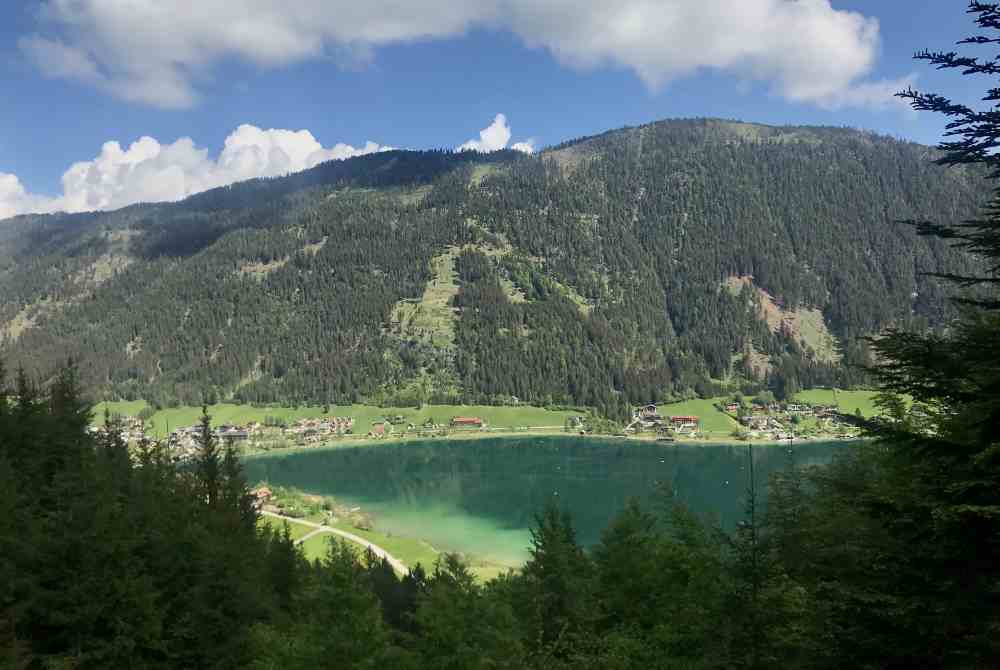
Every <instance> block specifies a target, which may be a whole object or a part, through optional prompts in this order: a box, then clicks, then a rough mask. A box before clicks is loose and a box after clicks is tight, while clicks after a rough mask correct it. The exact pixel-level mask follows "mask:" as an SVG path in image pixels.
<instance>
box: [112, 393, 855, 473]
mask: <svg viewBox="0 0 1000 670" xmlns="http://www.w3.org/2000/svg"><path fill="white" fill-rule="evenodd" d="M685 410H686V411H685ZM692 410H693V411H692ZM407 414H408V413H406V412H405V410H395V411H393V412H388V413H386V414H384V415H382V416H378V415H376V416H375V417H372V416H371V414H369V415H368V417H369V418H368V419H366V420H365V421H363V422H358V421H357V420H356V419H355V418H354V417H353V416H319V417H311V418H300V419H298V420H296V421H287V420H285V419H282V418H280V417H277V416H266V415H265V416H258V417H257V419H259V420H256V421H250V422H247V423H245V424H236V423H226V424H222V425H217V426H215V427H213V429H212V433H213V436H214V437H215V439H216V440H217V441H218V442H219V443H220V444H223V445H225V444H231V445H234V446H237V447H238V448H239V450H240V451H241V452H243V453H250V452H259V451H270V450H280V449H286V448H302V447H320V446H331V445H334V444H338V443H340V444H346V443H359V442H361V441H381V440H388V439H392V440H396V439H400V438H440V437H448V436H456V437H457V436H461V435H471V434H490V435H499V434H503V433H506V432H517V433H521V434H523V433H525V432H531V431H535V432H538V431H541V432H546V431H549V432H551V431H555V430H562V431H564V432H571V433H575V434H578V435H585V436H590V435H592V436H600V435H604V436H612V435H617V436H619V437H622V438H634V439H636V440H655V441H661V442H675V441H705V440H716V441H719V440H732V439H737V440H740V441H772V442H773V441H786V440H793V439H830V438H849V437H856V436H857V435H858V433H859V431H858V418H857V417H856V416H854V415H849V414H845V413H843V412H842V411H841V410H840V409H839V408H838V407H837V406H836V405H830V404H820V403H806V402H784V403H782V402H776V401H773V399H768V401H766V402H765V401H762V400H760V399H753V400H747V399H744V398H742V397H738V396H737V397H730V398H716V399H714V400H711V401H709V400H705V401H696V403H695V404H690V403H689V404H684V403H680V404H678V403H671V404H657V403H650V404H647V405H643V406H640V407H635V408H634V409H633V410H632V412H631V416H630V418H629V419H628V420H627V421H626V422H624V424H623V423H617V424H616V423H614V422H611V421H597V420H595V419H594V418H593V417H591V416H585V415H574V416H570V417H568V418H567V419H566V420H565V423H564V425H563V426H562V427H559V426H540V427H536V428H528V427H516V426H510V425H507V426H504V425H500V426H496V427H493V426H490V425H489V424H488V423H487V421H486V420H485V419H483V418H482V417H481V416H475V415H460V414H456V415H453V416H451V417H450V418H444V417H440V418H436V419H432V418H424V417H426V415H424V417H421V418H422V419H423V420H422V421H421V420H418V419H417V418H416V417H413V416H412V415H410V416H407ZM116 419H118V421H119V424H118V425H119V426H120V430H121V433H122V437H123V439H124V440H125V441H126V442H129V443H133V444H135V443H138V442H139V441H141V440H143V439H146V440H148V441H150V442H159V443H160V444H162V445H163V446H165V447H167V448H168V450H169V453H170V454H171V455H172V456H173V457H174V458H176V459H178V460H181V461H183V460H187V459H190V458H191V457H193V456H194V455H195V454H196V453H197V450H198V448H199V439H200V436H201V426H200V425H198V424H194V425H188V426H182V427H178V428H174V429H172V430H169V426H167V427H166V428H167V432H160V433H159V434H158V435H154V434H153V431H152V427H151V425H149V424H147V423H146V422H144V421H143V420H142V419H140V418H138V417H130V416H116ZM543 429H544V430H543ZM95 430H96V429H95Z"/></svg>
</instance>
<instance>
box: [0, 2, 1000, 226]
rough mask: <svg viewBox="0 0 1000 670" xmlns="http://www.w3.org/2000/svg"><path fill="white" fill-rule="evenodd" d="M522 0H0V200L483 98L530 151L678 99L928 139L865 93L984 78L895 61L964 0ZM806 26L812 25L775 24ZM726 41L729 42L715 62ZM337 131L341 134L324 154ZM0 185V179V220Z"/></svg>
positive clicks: (170, 184) (43, 200) (668, 113)
mask: <svg viewBox="0 0 1000 670" xmlns="http://www.w3.org/2000/svg"><path fill="white" fill-rule="evenodd" d="M525 1H526V0H484V2H483V4H482V6H479V5H477V3H476V2H465V3H460V2H452V0H428V2H426V3H420V2H414V3H410V4H412V5H422V4H423V5H424V7H423V8H422V9H423V11H421V12H413V11H410V12H409V14H410V15H408V16H398V17H397V16H395V15H393V11H394V8H398V6H399V4H400V3H393V2H391V0H386V1H385V2H382V1H381V0H368V1H367V2H366V3H365V5H364V7H367V8H368V9H364V8H361V7H362V6H361V5H360V4H358V5H354V4H352V3H346V2H343V1H341V0H331V1H330V2H326V3H313V2H304V3H303V4H304V5H310V6H312V7H313V8H312V9H309V10H303V11H304V12H306V13H308V12H309V11H312V12H317V14H315V15H308V14H306V15H304V16H298V17H292V18H287V17H286V16H285V15H284V12H285V10H283V9H282V8H283V7H284V6H285V5H292V4H295V3H287V2H280V3H279V2H276V3H274V6H275V9H274V12H275V13H274V14H271V15H268V16H261V17H252V16H251V17H247V16H245V15H242V14H241V10H240V9H239V6H242V5H246V6H247V7H250V6H251V5H253V6H254V7H259V6H260V5H267V4H269V3H268V2H257V3H249V2H243V1H242V0H230V2H227V3H218V7H219V9H218V11H219V12H227V11H229V12H232V14H231V15H227V14H212V11H213V10H210V9H206V10H205V11H204V12H203V13H204V16H200V17H197V16H196V17H187V18H183V19H176V20H175V17H176V16H178V15H179V12H169V11H168V12H167V13H166V14H165V15H163V16H136V15H135V14H136V13H135V12H132V11H129V10H126V9H119V10H114V11H109V10H107V9H106V6H107V5H109V4H110V5H114V4H115V3H108V2H104V3H101V2H98V1H97V0H48V1H47V2H41V3H39V2H24V3H20V2H10V0H7V2H6V4H5V5H4V20H3V21H0V45H3V46H0V88H2V90H3V91H5V93H6V94H5V95H4V101H3V103H2V104H0V179H2V178H3V176H2V175H6V179H7V182H6V183H7V186H8V191H10V188H11V184H14V183H15V180H16V187H14V188H15V190H16V193H15V195H14V196H10V195H9V193H8V196H9V197H8V201H9V202H8V206H7V209H6V214H12V213H17V212H18V211H31V210H32V209H34V210H38V211H45V210H46V209H54V208H67V209H92V208H103V207H111V206H118V205H121V204H126V203H127V202H129V201H134V200H136V199H175V198H176V197H179V196H181V195H184V194H186V193H188V192H193V191H196V190H199V189H200V188H204V187H209V186H211V185H215V184H217V183H220V181H226V180H232V179H234V178H237V177H246V176H253V174H256V173H261V174H269V173H274V172H275V171H276V170H280V169H282V166H284V167H285V168H287V169H298V168H301V167H303V166H307V165H308V164H310V163H311V162H314V161H315V160H318V158H317V157H325V158H328V157H339V156H341V155H348V154H345V153H344V152H345V151H349V150H354V151H356V150H359V149H360V148H361V147H363V146H364V145H365V143H366V142H369V141H371V142H375V143H378V144H379V145H389V146H394V147H406V148H429V147H449V148H453V147H456V146H458V145H460V144H462V143H463V142H466V141H467V140H470V139H475V138H477V137H478V136H479V131H480V130H483V129H484V128H486V127H487V126H489V125H490V124H491V123H492V122H493V121H494V119H495V116H496V115H497V114H498V113H502V114H504V115H505V116H506V123H507V124H509V128H510V131H511V133H512V135H511V137H510V141H511V142H514V141H518V140H529V139H530V140H532V141H533V143H534V146H535V147H544V146H546V145H551V144H555V143H558V142H561V141H563V140H566V139H570V138H573V137H578V136H582V135H589V134H594V133H598V132H602V131H604V130H607V129H610V128H616V127H620V126H623V125H635V124H639V123H644V122H647V121H651V120H656V119H662V118H674V117H692V116H715V117H726V118H736V119H742V120H747V121H758V122H764V123H772V124H823V125H837V126H855V127H861V128H867V129H872V130H876V131H879V132H882V133H886V134H890V135H893V136H898V137H905V138H910V139H914V140H916V141H920V142H925V143H933V142H935V141H937V139H939V137H940V134H941V129H942V125H943V123H942V119H941V118H939V117H935V116H933V115H927V114H920V115H917V114H913V113H911V112H909V111H908V110H906V109H905V108H904V107H902V106H900V105H897V104H893V103H889V104H884V101H881V99H880V97H879V95H878V94H877V93H878V92H879V91H880V90H882V89H884V88H885V86H886V85H891V84H893V83H899V82H908V81H915V83H916V85H917V86H918V87H919V88H922V89H928V90H935V91H939V92H942V93H946V94H950V95H953V96H955V97H957V98H959V99H961V100H965V101H971V100H973V99H975V97H976V96H978V95H980V94H981V92H982V91H983V90H985V88H986V87H987V84H988V83H989V82H985V81H982V80H980V81H975V80H970V79H968V78H963V77H960V76H958V75H957V73H938V72H935V71H933V70H932V69H930V68H929V67H927V66H926V65H925V64H923V63H919V62H916V61H913V60H912V59H911V56H912V54H913V52H914V51H916V50H918V49H921V48H924V47H927V48H932V49H949V48H951V46H952V45H953V43H954V42H955V41H956V40H957V39H959V38H961V37H963V36H964V35H966V34H967V33H970V32H972V29H973V25H972V23H971V21H970V19H969V17H968V16H966V14H965V13H964V9H965V6H966V3H965V2H963V1H962V0H945V1H934V2H930V1H928V2H916V3H913V2H904V1H903V0H872V1H868V2H859V1H852V2H847V1H840V0H832V2H831V1H830V0H800V2H802V3H804V4H806V5H809V6H810V7H812V9H813V10H814V11H813V12H812V14H810V15H809V16H799V15H782V14H781V12H784V11H785V8H783V7H782V4H783V3H785V2H786V0H745V2H746V3H747V5H748V6H749V5H759V6H760V7H759V8H760V10H761V12H764V13H768V12H770V13H769V14H768V15H769V16H772V15H773V16H778V18H777V19H776V21H777V23H776V25H774V26H763V27H758V26H757V25H756V23H755V22H754V21H752V20H747V19H746V17H743V19H735V20H733V19H731V17H729V18H723V19H719V18H718V16H716V15H714V14H713V12H720V11H723V10H724V9H725V8H726V5H727V2H728V0H697V1H689V0H655V1H654V2H651V1H650V0H619V2H618V3H617V5H621V6H623V7H625V9H626V10H628V9H630V8H631V10H632V13H631V14H615V13H614V11H617V10H610V9H608V5H607V4H606V3H605V4H604V5H602V3H600V2H589V0H579V1H578V2H568V1H567V0H535V3H534V4H533V5H530V6H529V5H525V4H524V2H525ZM741 1H742V0H741ZM204 3H205V4H206V5H213V4H214V3H213V2H209V0H204ZM630 3H631V5H630ZM118 4H120V5H122V6H123V7H124V6H125V5H127V4H128V3H118ZM133 4H136V3H133ZM137 4H142V3H137ZM159 4H160V5H161V6H166V5H170V4H171V3H169V2H166V1H164V2H161V3H159ZM372 5H384V6H383V7H381V8H379V7H375V8H374V9H372V8H371V6H372ZM102 6H103V8H102ZM730 6H731V5H730ZM227 8H228V9H227ZM331 8H332V9H331ZM569 8H573V9H572V11H570V10H569ZM702 8H704V12H705V13H706V14H707V16H704V17H703V16H701V15H700V14H699V12H702V11H703V10H702ZM720 8H721V9H720ZM675 10H676V11H675ZM245 11H247V12H249V11H251V10H250V9H246V10H245ZM623 11H624V10H623ZM116 12H117V13H116ZM366 12H376V13H375V14H371V13H367V14H366ZM587 12H590V13H591V14H590V15H587V16H584V14H586V13H587ZM664 12H667V13H670V12H672V13H671V14H670V16H661V14H662V13H664ZM785 13H786V14H787V12H785ZM852 13H853V14H852ZM577 14H579V15H580V16H579V17H578V16H577ZM761 15H763V14H761ZM386 17H390V19H391V20H389V19H387V18H386ZM671 17H673V18H671ZM677 17H680V19H679V20H680V23H678V20H677ZM255 18H259V21H256V22H255ZM660 20H662V21H664V23H659V21H660ZM741 20H743V21H745V23H741ZM873 20H877V26H876V24H875V23H874V21H873ZM605 24H608V25H611V26H613V27H612V28H608V27H607V26H606V25H605ZM232 25H237V28H232V29H230V28H229V26H232ZM811 30H815V31H818V32H816V33H815V35H814V36H812V37H808V38H803V39H802V40H796V39H791V38H789V33H790V32H791V33H796V32H799V31H801V32H803V33H805V32H808V31H811ZM825 31H828V32H825ZM838 31H839V32H838ZM873 31H874V32H873ZM828 33H829V40H828V41H829V44H826V45H825V44H824V43H823V41H824V39H826V38H827V34H828ZM741 41H742V42H741ZM123 44H124V45H125V46H122V45H123ZM728 44H741V45H742V46H741V48H742V49H743V51H740V54H739V55H738V56H737V57H735V58H734V57H733V56H732V54H729V53H728V49H729V47H727V46H726V45H728ZM275 45H277V46H275ZM702 45H706V46H705V48H704V50H702ZM702 51H704V53H702ZM131 63H136V65H135V66H132V65H130V64H131ZM802 63H806V64H807V65H802ZM913 77H916V78H915V79H913ZM827 81H829V82H832V83H830V84H829V85H826V84H824V83H823V82H827ZM817 82H819V83H820V85H818V86H813V84H815V83H817ZM880 86H881V87H882V89H879V87H880ZM882 97H883V98H884V95H882ZM241 124H251V125H252V126H255V127H256V128H259V129H264V130H267V129H272V128H274V129H290V130H295V131H298V130H302V129H306V130H308V131H309V133H311V136H312V137H313V138H314V139H315V140H316V141H317V142H318V144H320V145H322V150H323V152H326V153H323V152H319V153H317V152H315V151H311V149H309V148H308V147H312V145H311V144H308V143H307V144H305V145H303V144H302V142H304V140H302V138H301V137H298V136H296V137H294V138H291V139H289V138H288V137H284V136H282V137H281V138H278V137H277V136H273V137H272V136H264V135H260V134H254V135H253V136H252V138H251V139H248V140H246V142H248V143H249V144H246V146H251V145H252V146H251V148H253V147H259V146H264V145H266V147H265V148H268V147H269V149H266V150H268V151H270V150H273V149H274V148H275V147H277V148H279V149H282V150H284V151H285V152H286V153H287V154H288V156H287V158H288V160H287V161H285V162H281V161H279V162H278V163H268V162H267V160H266V159H259V156H258V160H257V162H256V163H254V164H253V165H251V164H250V163H247V162H246V161H247V160H248V159H247V156H248V154H245V153H244V154H236V153H231V154H230V155H229V156H228V158H227V160H228V159H230V158H231V159H232V162H233V163H234V164H235V162H236V161H239V162H240V164H241V165H242V166H243V167H241V168H240V169H239V170H236V169H235V168H232V166H229V167H227V168H226V170H223V169H222V168H221V167H220V166H219V165H218V164H216V163H213V161H216V159H218V157H219V154H220V152H221V151H222V150H223V143H224V141H225V140H226V138H227V137H229V136H231V135H232V134H233V133H234V131H235V130H236V129H237V128H238V127H239V126H241ZM501 125H502V124H501ZM497 129H499V130H503V128H500V127H499V126H497V127H495V128H494V130H497ZM143 136H149V137H151V138H155V140H156V141H157V143H153V144H150V145H149V146H147V147H145V148H144V149H143V152H144V153H143V154H142V156H143V157H148V156H155V157H156V162H155V164H154V162H152V161H151V162H149V163H148V165H147V167H149V170H147V171H146V176H145V177H143V176H142V174H140V172H141V171H139V170H136V169H134V167H135V165H137V164H138V161H139V159H138V158H136V159H134V160H133V159H131V158H129V159H127V161H126V162H127V163H128V165H127V166H126V167H127V170H126V168H125V167H122V166H121V165H118V164H116V167H115V168H114V170H113V171H112V172H100V171H99V170H98V168H97V167H95V165H94V164H93V163H94V162H95V158H96V157H98V155H99V154H101V155H104V154H102V145H103V144H104V143H105V142H108V141H112V140H114V141H118V142H119V143H120V145H121V149H122V150H123V151H127V150H128V147H129V145H130V144H131V143H132V142H134V141H136V140H138V139H139V138H140V137H143ZM182 137H188V138H190V139H191V140H192V144H191V145H190V146H187V145H185V147H176V148H175V151H174V153H175V154H176V157H175V158H173V159H170V158H168V157H165V155H164V152H163V147H166V146H168V145H171V144H172V143H174V142H175V141H176V140H178V138H182ZM247 137H250V135H247ZM505 137H506V135H505V134H504V133H501V137H500V140H499V141H502V142H505V141H506V140H505V139H504V138H505ZM258 140H259V142H258ZM286 140H287V142H293V141H294V142H295V143H297V144H295V145H294V146H292V145H289V144H286V143H285V142H286ZM240 142H244V140H243V139H241V140H240ZM260 142H263V143H264V144H263V145H261V144H260ZM339 142H343V143H346V144H348V145H351V146H350V147H348V148H345V149H344V150H343V151H341V152H340V153H336V152H335V151H334V149H333V147H334V145H335V144H336V143H339ZM254 143H257V144H254ZM300 145H301V146H306V147H307V148H301V147H300ZM241 146H243V145H242V144H241ZM289 146H292V148H291V149H289ZM490 146H491V145H489V142H487V146H486V148H490ZM313 148H315V147H313ZM202 150H204V151H203V153H202V154H198V153H197V152H198V151H202ZM295 151H301V152H304V153H303V154H302V155H301V156H297V155H294V152H295ZM259 153H260V152H259V151H258V152H257V154H259ZM306 153H308V155H309V156H310V157H309V158H307V157H306V155H305V154H306ZM196 154H197V156H196V158H192V157H191V156H195V155H196ZM257 154H255V155H257ZM108 155H110V154H108ZM136 155H138V152H137V154H136ZM105 157H107V156H105ZM196 159H197V160H196ZM115 160H118V159H115ZM122 160H125V159H122ZM171 160H174V161H175V162H176V163H177V164H176V165H174V164H171V163H170V161H171ZM219 160H220V161H221V159H219ZM262 160H263V162H262ZM283 160H284V159H283ZM79 161H89V162H91V163H88V164H87V165H85V166H84V168H80V169H79V170H78V172H79V174H78V175H77V176H78V177H79V179H78V180H77V181H78V182H79V183H78V184H77V186H75V187H72V188H78V189H83V191H85V193H83V195H80V196H79V197H76V195H79V194H77V193H75V192H74V193H73V194H66V195H64V193H63V191H64V188H67V187H66V186H65V184H64V182H63V181H61V180H62V178H63V175H64V173H65V172H66V171H67V169H68V168H69V167H70V166H71V165H72V164H73V163H76V162H79ZM129 161H131V162H129ZM198 161H203V162H204V165H203V164H201V163H198ZM98 162H99V161H98ZM178 166H180V167H178ZM154 167H155V169H153V168H154ZM255 170H256V172H254V171H255ZM126 171H128V173H129V174H127V175H126V174H125V172H126ZM185 171H186V172H185ZM109 175H110V176H109ZM171 175H173V176H171ZM234 175H235V176H234ZM143 179H145V181H143ZM108 180H111V181H112V182H114V183H113V184H112V185H111V186H108V185H107V184H104V185H103V186H101V187H100V188H103V189H104V190H103V191H98V190H95V189H97V187H96V186H94V185H93V184H94V182H95V181H102V182H105V181H108ZM115 180H119V181H115ZM153 182H155V183H153ZM88 184H90V185H89V186H88ZM109 189H110V190H109ZM172 189H173V190H172ZM83 191H81V192H83ZM3 193H4V191H3V182H2V181H0V218H2V216H3V214H4V213H5V210H4V208H3V197H4V195H3ZM67 193H68V191H67ZM71 195H72V196H73V197H70V196H71ZM59 198H61V199H59ZM74 198H75V199H74Z"/></svg>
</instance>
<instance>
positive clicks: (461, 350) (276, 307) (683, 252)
mask: <svg viewBox="0 0 1000 670" xmlns="http://www.w3.org/2000/svg"><path fill="white" fill-rule="evenodd" d="M933 157H934V155H933V152H932V150H931V149H929V148H927V147H923V146H920V145H916V144H912V143H907V142H901V141H897V140H893V139H889V138H885V137H880V136H875V135H872V134H868V133H862V132H859V131H854V130H847V129H833V128H798V127H794V128H793V127H783V128H774V127H767V126H760V125H751V124H744V123H736V122H728V121H718V120H685V121H663V122H657V123H653V124H649V125H646V126H642V127H639V128H628V129H623V130H616V131H611V132H608V133H606V134H604V135H600V136H597V137H593V138H586V139H582V140H579V141H574V142H571V143H567V144H565V145H562V146H559V147H555V148H553V149H551V150H547V151H544V152H542V153H541V154H540V155H537V156H523V155H521V154H517V153H513V152H500V153H495V154H490V155H481V154H474V153H463V154H452V153H448V152H406V151H394V152H386V153H381V154H375V155H371V156H365V157H360V158H356V159H351V160H348V161H342V162H332V163H326V164H323V165H320V166H318V167H316V168H314V169H312V170H308V171H306V172H303V173H299V174H296V175H291V176H289V177H285V178H281V179H273V180H254V181H251V182H246V183H243V184H238V185H234V186H232V187H227V188H223V189H216V190H214V191H209V192H206V193H203V194H199V195H197V196H194V197H192V198H189V199H188V200H186V201H183V202H180V203H174V204H158V205H139V206H134V207H129V208H126V209H123V210H120V211H116V212H109V213H95V214H78V215H51V216H28V217H19V218H16V219H11V220H8V221H4V222H2V223H0V295H2V296H3V301H2V302H0V355H2V356H3V357H4V358H5V359H7V360H8V361H9V362H10V363H11V364H15V365H16V364H18V363H21V364H23V365H24V366H25V367H27V368H29V369H31V370H34V371H35V373H36V374H38V375H39V376H42V377H44V375H45V373H46V372H47V371H50V370H52V369H54V368H55V367H56V364H57V362H58V361H60V360H62V359H65V358H66V357H67V356H73V357H74V358H77V359H79V360H80V361H81V367H82V372H83V374H84V376H85V381H86V382H87V383H88V384H91V385H94V386H95V387H97V388H101V389H103V391H104V392H105V393H106V394H107V395H108V396H109V397H123V398H134V397H144V398H146V399H148V400H151V401H153V402H156V403H161V404H167V403H172V402H182V403H186V404H197V403H201V402H203V401H207V402H212V401H214V400H218V399H224V398H235V399H238V400H244V401H314V402H347V401H358V400H362V399H364V400H369V401H379V400H385V399H388V397H389V396H392V397H393V398H394V400H395V401H397V402H399V401H431V402H433V401H445V400H449V401H452V402H455V401H469V402H472V401H475V402H504V401H507V400H509V399H510V397H511V396H516V397H518V398H519V399H520V400H521V401H527V402H536V403H560V404H578V405H590V406H595V407H597V408H599V409H600V410H601V411H604V412H607V413H610V414H617V413H620V412H621V411H623V408H624V407H625V406H626V404H627V403H633V402H645V401H649V400H656V399H662V398H665V397H668V396H670V395H677V394H681V393H684V392H690V391H692V390H693V391H696V392H699V393H703V394H704V393H711V392H713V391H715V390H717V388H718V387H719V386H721V385H724V384H728V385H730V386H731V387H738V386H740V385H743V386H747V385H750V386H752V385H754V384H757V385H763V384H768V385H770V386H772V387H774V388H775V390H776V391H778V392H779V393H781V392H789V391H794V390H795V389H797V388H799V387H802V386H810V385H814V384H841V385H849V384H851V383H856V382H858V381H859V379H860V376H859V375H860V373H859V372H858V371H857V370H856V369H854V368H852V367H851V366H852V365H853V364H856V363H859V362H863V361H864V360H865V356H866V355H867V354H866V353H865V351H864V347H863V345H862V344H861V342H860V341H859V339H858V338H859V337H860V336H863V335H866V334H871V333H875V332H878V331H880V330H881V329H883V328H885V327H887V326H889V325H902V326H912V327H918V328H922V327H939V326H943V325H944V324H946V323H947V321H948V319H949V318H950V316H951V309H952V308H951V306H950V305H949V303H948V302H947V300H946V298H945V294H944V292H943V291H942V289H941V288H940V287H939V286H938V285H937V284H936V283H935V281H934V280H931V279H928V278H926V277H923V276H921V273H922V272H928V271H949V270H959V269H962V268H964V267H965V266H967V265H968V263H969V262H970V261H969V260H968V258H967V257H963V256H961V255H959V254H958V253H957V252H956V251H955V250H953V249H950V248H948V247H947V246H945V245H943V244H942V243H941V242H940V241H936V240H931V239H927V238H920V237H917V236H916V235H915V234H914V232H913V231H912V229H910V228H909V227H906V226H902V225H898V224H895V223H894V221H896V220H898V219H903V218H907V217H910V216H916V215H917V214H918V213H919V215H920V216H921V218H933V219H936V220H938V221H956V220H960V219H964V218H967V217H969V216H971V215H972V214H974V211H973V210H972V209H971V207H972V205H971V204H970V203H977V202H983V201H985V199H986V198H987V195H988V193H987V188H986V184H985V182H984V181H983V180H982V179H981V176H980V175H978V174H973V173H972V172H971V171H970V170H969V169H966V168H950V169H945V168H940V167H936V166H934V165H933V164H932V163H931V160H932V159H933Z"/></svg>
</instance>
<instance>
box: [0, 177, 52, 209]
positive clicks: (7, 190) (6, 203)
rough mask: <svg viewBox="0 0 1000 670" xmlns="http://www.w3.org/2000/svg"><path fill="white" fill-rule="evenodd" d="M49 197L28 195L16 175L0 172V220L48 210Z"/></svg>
mask: <svg viewBox="0 0 1000 670" xmlns="http://www.w3.org/2000/svg"><path fill="white" fill-rule="evenodd" d="M51 200H52V199H51V198H45V197H40V196H33V195H30V194H29V193H28V192H27V191H26V190H25V188H24V186H23V185H22V184H21V181H20V180H19V179H18V178H17V175H13V174H9V173H6V172H0V220H3V219H6V218H8V217H11V216H15V215H17V214H22V213H24V212H32V211H49V209H48V208H49V207H50V206H51Z"/></svg>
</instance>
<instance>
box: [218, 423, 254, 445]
mask: <svg viewBox="0 0 1000 670" xmlns="http://www.w3.org/2000/svg"><path fill="white" fill-rule="evenodd" d="M216 435H217V436H218V437H219V439H222V440H233V441H234V442H243V441H244V440H249V439H250V433H249V432H247V431H245V430H243V429H241V428H235V427H233V426H221V427H220V428H219V429H218V430H217V431H216Z"/></svg>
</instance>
